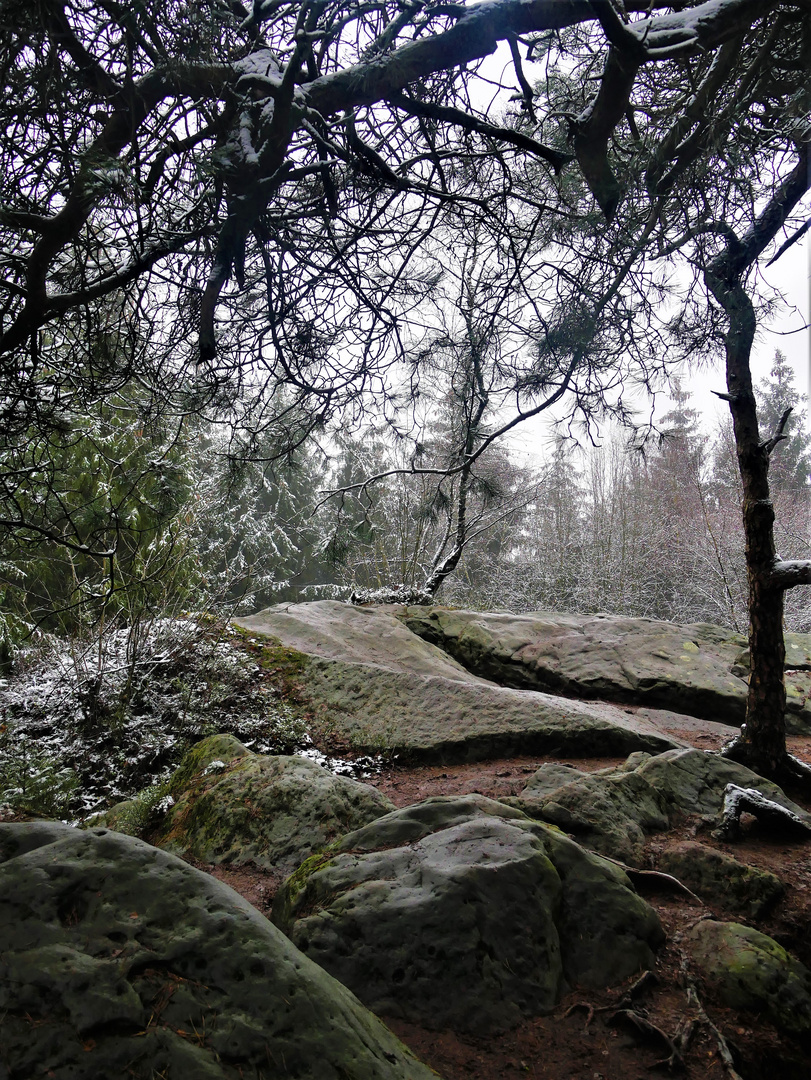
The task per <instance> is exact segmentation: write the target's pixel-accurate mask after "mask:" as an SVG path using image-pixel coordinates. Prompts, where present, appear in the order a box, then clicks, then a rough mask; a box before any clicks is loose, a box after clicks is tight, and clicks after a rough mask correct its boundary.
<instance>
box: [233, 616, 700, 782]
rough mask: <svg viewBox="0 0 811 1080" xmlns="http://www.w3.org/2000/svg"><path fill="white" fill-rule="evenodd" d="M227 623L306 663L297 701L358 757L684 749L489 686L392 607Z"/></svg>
mask: <svg viewBox="0 0 811 1080" xmlns="http://www.w3.org/2000/svg"><path fill="white" fill-rule="evenodd" d="M235 621H236V622H237V625H239V626H241V627H242V628H243V629H245V630H247V631H249V632H250V633H252V634H254V635H260V636H261V635H266V636H272V637H273V639H274V640H280V641H281V642H282V643H283V644H284V646H285V647H287V648H292V649H295V650H296V651H297V653H300V654H304V655H306V656H308V657H309V662H308V664H307V667H306V672H305V673H304V675H303V677H302V678H301V680H300V690H301V694H302V696H303V697H304V698H305V699H306V700H307V702H308V703H309V705H310V707H311V708H312V710H313V711H314V712H315V713H316V715H317V716H319V717H320V720H321V723H322V725H323V726H326V727H328V728H330V729H331V730H332V731H334V732H335V733H337V734H339V735H340V736H341V737H342V738H344V739H346V740H347V741H348V742H349V743H350V744H351V745H352V747H353V748H354V749H355V750H357V751H359V752H363V753H376V752H380V751H387V752H392V753H394V754H400V755H405V756H408V757H410V758H413V759H420V760H442V761H451V760H456V761H475V760H481V759H483V758H487V757H494V756H500V755H513V754H520V753H546V752H551V751H553V750H554V751H558V752H561V753H566V754H571V755H573V756H578V755H581V756H594V755H599V754H611V755H621V754H629V753H631V752H632V751H634V750H648V751H652V752H654V753H656V752H659V751H661V750H665V749H669V748H673V747H677V746H684V745H686V744H685V743H684V742H683V740H681V739H679V738H675V737H673V736H671V735H669V734H668V733H667V731H666V730H664V729H663V727H662V725H661V724H658V723H656V722H655V720H654V719H653V718H645V717H638V716H634V715H631V714H629V713H628V712H626V711H624V710H623V709H621V708H618V707H617V706H615V705H609V704H606V703H604V702H583V701H574V700H570V699H566V698H561V697H557V696H555V695H553V694H547V693H536V692H531V691H527V690H520V689H518V690H516V689H509V688H504V687H501V686H496V685H495V684H494V683H492V682H489V681H488V680H487V679H484V678H480V677H478V676H477V675H474V674H471V673H470V672H469V671H467V670H465V668H463V667H462V666H461V665H460V664H458V663H457V662H456V661H454V660H453V659H452V658H451V657H449V656H448V655H447V653H445V652H443V651H442V650H441V649H439V648H436V647H435V646H434V645H432V644H430V643H428V642H426V641H423V640H422V639H420V638H419V637H418V636H417V635H415V634H412V633H411V632H410V631H409V630H408V629H406V627H405V626H404V625H403V624H402V622H401V621H400V620H399V619H398V618H397V617H396V615H395V614H394V610H393V609H391V608H385V609H377V608H358V607H353V606H351V605H348V604H341V603H338V602H337V601H332V600H322V601H317V602H315V603H310V604H289V605H281V604H280V605H276V606H275V607H271V608H267V609H266V610H264V611H262V612H259V614H258V615H253V616H251V617H250V618H243V619H239V620H235Z"/></svg>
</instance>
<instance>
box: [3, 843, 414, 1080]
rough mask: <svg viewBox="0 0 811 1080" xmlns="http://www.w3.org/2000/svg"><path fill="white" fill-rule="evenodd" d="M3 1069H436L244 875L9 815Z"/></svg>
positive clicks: (407, 1077)
mask: <svg viewBox="0 0 811 1080" xmlns="http://www.w3.org/2000/svg"><path fill="white" fill-rule="evenodd" d="M0 1045H1V1046H2V1048H3V1050H2V1068H0V1072H2V1073H3V1075H5V1076H9V1077H14V1078H20V1080H22V1078H26V1080H27V1078H29V1077H35V1076H36V1077H39V1076H48V1077H53V1078H55V1080H75V1078H76V1077H81V1078H82V1080H111V1078H115V1077H125V1076H126V1077H134V1078H136V1080H141V1078H143V1080H151V1078H153V1077H155V1076H167V1077H170V1076H171V1077H188V1078H194V1080H237V1078H238V1077H244V1076H252V1077H257V1078H261V1080H275V1078H276V1077H281V1076H298V1077H300V1078H301V1080H345V1078H347V1077H350V1076H351V1077H353V1078H357V1080H367V1078H368V1080H428V1078H429V1077H432V1076H434V1073H433V1072H432V1071H431V1070H430V1069H428V1068H427V1067H425V1066H424V1065H422V1064H421V1063H420V1062H418V1061H417V1060H416V1059H415V1058H414V1057H413V1056H412V1055H411V1054H410V1053H409V1051H408V1050H406V1048H405V1047H404V1046H402V1045H401V1044H400V1043H399V1042H398V1040H397V1039H396V1038H395V1037H394V1036H393V1035H392V1034H391V1032H390V1031H389V1030H388V1029H387V1028H386V1027H384V1025H383V1024H381V1023H380V1021H379V1020H377V1019H376V1017H374V1016H372V1015H371V1013H369V1012H367V1010H366V1009H365V1008H364V1007H363V1006H362V1005H361V1004H360V1002H359V1001H358V1000H357V998H355V997H354V996H353V995H352V994H351V993H350V992H349V991H348V990H346V989H345V988H344V987H343V986H342V985H341V984H340V983H337V982H336V981H335V980H334V979H332V978H331V977H330V976H329V975H328V974H327V973H326V972H325V971H323V970H322V969H321V968H319V967H317V966H316V965H315V964H313V963H312V962H311V961H310V960H308V959H307V957H305V956H303V955H302V954H301V953H300V952H298V951H297V950H296V949H295V948H294V947H293V946H292V945H291V944H290V942H289V941H288V940H287V938H285V937H284V935H283V934H281V933H280V932H279V931H278V930H277V929H276V927H274V926H273V925H272V924H271V923H269V922H268V920H267V919H265V918H264V917H263V916H262V915H260V914H259V912H257V911H256V910H255V909H254V908H252V907H251V905H250V904H248V903H247V901H245V900H243V899H242V897H240V896H238V895H237V893H235V892H233V890H231V889H230V888H228V886H226V885H223V884H222V883H221V882H219V881H216V880H215V879H214V878H211V877H209V876H208V875H207V874H204V873H202V872H201V871H199V870H195V869H194V868H193V867H191V866H188V865H187V864H186V863H184V862H181V860H180V859H178V858H176V857H175V856H173V855H170V854H168V853H167V852H163V851H159V850H158V849H156V848H154V847H151V846H150V845H148V844H145V843H143V842H142V841H140V840H136V839H134V838H133V837H129V836H124V835H122V834H121V833H115V832H111V831H109V830H105V829H98V830H88V831H84V832H83V831H80V830H78V829H72V828H70V827H69V826H65V825H59V824H54V823H50V822H35V823H32V824H3V825H0Z"/></svg>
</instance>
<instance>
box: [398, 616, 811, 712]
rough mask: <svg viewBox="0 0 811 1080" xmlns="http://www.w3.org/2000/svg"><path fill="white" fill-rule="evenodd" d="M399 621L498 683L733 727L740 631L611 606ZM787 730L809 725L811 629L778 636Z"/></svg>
mask: <svg viewBox="0 0 811 1080" xmlns="http://www.w3.org/2000/svg"><path fill="white" fill-rule="evenodd" d="M399 610H400V614H401V617H402V618H403V619H404V622H405V625H406V626H407V627H408V628H409V629H410V630H412V631H413V632H414V633H415V634H418V635H419V636H420V637H422V638H424V639H425V640H426V641H428V642H430V643H431V644H434V645H437V646H439V647H440V648H442V649H444V650H445V651H446V652H447V653H448V654H449V656H451V657H453V658H454V659H455V660H457V661H458V662H460V663H461V664H463V665H464V666H465V667H466V668H467V669H468V670H470V671H472V672H475V673H476V674H477V675H482V676H484V677H486V678H489V679H494V680H495V681H496V682H498V683H499V684H501V685H503V686H512V687H519V688H530V689H537V690H545V691H549V692H553V693H554V692H563V693H568V694H576V695H578V696H579V697H606V698H608V699H609V700H612V701H620V702H629V703H635V704H638V705H643V704H644V705H648V706H651V707H661V708H666V709H673V710H675V711H676V712H681V713H687V714H689V715H692V716H696V717H700V718H702V719H705V720H712V721H716V722H721V723H726V724H731V725H735V726H740V724H741V723H743V720H744V713H745V709H746V692H747V684H746V677H747V674H748V668H749V654H748V648H747V641H746V638H744V637H742V636H741V635H740V634H735V633H733V632H732V631H729V630H725V629H724V628H723V627H719V626H712V625H710V624H708V623H691V624H685V625H679V624H676V623H668V622H660V621H658V620H656V619H634V618H626V617H622V616H616V615H561V614H555V613H553V612H534V613H532V614H528V615H511V614H482V613H480V612H472V611H451V610H448V609H446V608H438V607H435V608H424V607H416V608H415V607H410V608H404V609H403V608H401V609H399ZM786 667H787V669H791V670H790V671H789V674H788V675H787V689H788V713H787V723H788V727H789V730H790V731H792V732H796V733H803V732H806V731H808V730H811V705H810V704H809V701H808V695H809V679H808V669H809V668H811V635H808V634H787V635H786Z"/></svg>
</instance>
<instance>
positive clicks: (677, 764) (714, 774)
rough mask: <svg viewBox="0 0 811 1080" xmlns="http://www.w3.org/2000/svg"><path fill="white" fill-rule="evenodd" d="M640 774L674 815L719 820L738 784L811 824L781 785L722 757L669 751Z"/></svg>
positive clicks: (643, 766)
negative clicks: (731, 789)
mask: <svg viewBox="0 0 811 1080" xmlns="http://www.w3.org/2000/svg"><path fill="white" fill-rule="evenodd" d="M636 772H637V773H638V775H639V776H641V777H643V778H644V779H645V780H646V781H647V782H648V783H649V784H650V785H651V787H654V788H656V790H657V791H659V792H660V793H661V795H662V796H663V798H664V799H665V801H666V803H667V805H668V807H669V809H670V811H671V812H672V811H678V812H680V813H682V814H704V815H707V816H712V817H716V816H718V815H720V813H721V809H722V807H723V802H724V791H725V789H726V786H727V784H735V786H736V787H741V788H754V790H755V791H759V792H760V793H761V794H762V795H765V796H766V798H767V799H771V800H772V802H776V803H779V805H780V806H785V807H786V809H788V810H791V811H793V813H795V814H797V816H798V817H799V818H801V820H803V821H806V822H811V814H809V813H808V812H807V811H805V810H804V809H803V808H802V807H801V806H798V805H797V804H796V803H794V802H792V801H791V799H789V798H788V797H787V796H786V795H785V794H784V793H783V791H782V789H781V788H779V787H778V786H777V784H774V783H772V782H771V781H770V780H765V779H764V778H763V777H762V776H758V774H757V773H755V772H752V770H751V769H747V768H746V766H745V765H739V764H738V763H737V762H735V761H730V759H729V758H724V757H720V755H718V754H708V753H706V751H704V750H694V749H687V750H669V751H665V753H662V754H657V755H656V756H654V757H650V758H648V759H647V760H646V761H644V762H642V764H641V765H640V766H639V767H638V768H637V769H636Z"/></svg>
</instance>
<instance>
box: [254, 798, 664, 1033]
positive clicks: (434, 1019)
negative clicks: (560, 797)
mask: <svg viewBox="0 0 811 1080" xmlns="http://www.w3.org/2000/svg"><path fill="white" fill-rule="evenodd" d="M273 919H274V921H275V922H276V923H277V924H278V925H279V926H280V927H281V928H282V929H283V930H284V931H285V933H287V934H288V935H289V936H290V937H291V939H292V940H293V942H294V943H295V944H296V945H297V946H298V947H299V948H300V949H302V950H303V951H305V952H306V953H307V955H308V956H309V957H310V958H311V959H314V960H316V961H317V963H319V964H320V965H321V966H323V967H324V968H325V969H326V970H327V971H329V972H330V973H331V974H333V975H334V976H335V977H336V978H338V979H340V980H341V982H343V983H344V984H345V985H347V986H349V987H350V988H351V989H353V990H354V991H355V993H357V994H358V996H359V997H360V998H361V1000H362V1001H363V1002H364V1003H365V1004H367V1005H368V1006H369V1007H370V1008H372V1009H374V1010H375V1011H376V1012H379V1013H381V1014H382V1015H389V1016H399V1017H403V1018H405V1019H408V1020H411V1021H413V1022H416V1023H421V1024H424V1025H426V1026H429V1027H444V1026H450V1027H453V1028H454V1029H456V1030H463V1031H470V1032H481V1031H486V1030H488V1031H489V1030H494V1029H499V1028H503V1027H508V1026H510V1025H511V1024H515V1023H517V1022H518V1021H519V1020H520V1019H521V1017H522V1016H532V1015H538V1014H540V1013H544V1012H547V1011H549V1010H550V1009H551V1008H553V1007H554V1005H555V1004H556V1003H557V1002H558V1001H559V1000H560V997H561V995H562V993H563V992H564V990H565V988H566V987H567V986H573V985H582V986H585V987H591V988H594V987H602V986H606V985H610V984H612V983H616V982H620V981H622V980H623V979H624V978H626V977H627V976H628V975H630V974H631V973H633V972H634V971H637V970H638V969H639V968H642V967H650V966H651V965H652V963H653V960H654V950H655V949H656V948H657V947H658V946H659V945H660V944H661V943H662V941H663V936H664V935H663V933H662V929H661V926H660V924H659V920H658V918H657V916H656V914H655V912H654V911H653V909H652V908H650V907H649V906H648V905H647V904H646V903H645V902H644V901H643V900H641V899H640V898H639V897H638V896H637V895H636V893H635V892H634V891H633V888H632V887H631V885H630V882H629V881H628V878H627V877H626V875H625V874H624V873H623V872H622V871H621V870H620V869H619V868H618V867H616V866H614V865H613V864H611V863H608V862H606V861H604V860H603V859H600V858H599V857H597V856H594V855H591V854H589V853H588V852H586V851H584V850H583V849H582V848H581V847H579V845H577V844H575V843H574V842H572V841H571V840H569V839H568V838H567V837H565V836H563V835H562V834H561V833H560V832H558V831H557V830H556V829H553V828H549V827H548V826H544V825H542V824H539V823H537V822H532V821H530V820H529V819H528V818H527V817H526V816H525V815H524V814H522V813H520V812H519V811H517V810H514V809H511V808H510V807H507V806H505V805H503V804H502V803H499V802H495V801H494V800H491V799H487V798H485V797H484V796H477V795H470V796H466V797H463V798H443V797H439V798H433V799H428V800H426V801H425V802H422V803H418V804H416V805H414V806H409V807H406V808H405V809H401V810H396V811H394V812H393V813H391V814H388V815H387V816H386V817H382V818H380V819H378V820H377V821H375V822H373V823H372V824H370V825H367V826H365V827H364V828H363V829H360V830H358V831H356V832H354V833H350V834H349V835H347V836H345V837H343V838H342V839H341V840H340V841H339V842H338V843H337V844H336V845H334V846H333V847H332V848H331V849H329V850H328V851H325V852H323V853H322V854H321V855H320V856H316V857H315V858H313V859H310V860H308V862H306V863H305V864H304V865H303V866H302V867H300V868H299V870H297V871H296V873H295V874H294V875H293V876H292V877H291V878H290V879H289V880H288V881H287V883H286V884H285V886H284V887H283V889H282V890H281V892H280V893H279V894H278V896H277V898H276V902H275V904H274V909H273Z"/></svg>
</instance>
